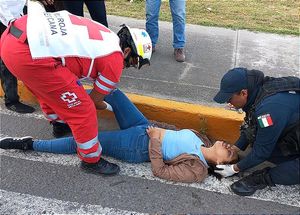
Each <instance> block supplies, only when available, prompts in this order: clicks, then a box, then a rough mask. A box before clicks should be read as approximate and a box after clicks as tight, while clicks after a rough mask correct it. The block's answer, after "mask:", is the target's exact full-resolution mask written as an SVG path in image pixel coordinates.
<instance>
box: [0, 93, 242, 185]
mask: <svg viewBox="0 0 300 215" xmlns="http://www.w3.org/2000/svg"><path fill="white" fill-rule="evenodd" d="M105 101H106V102H107V103H109V104H110V105H111V107H112V109H113V111H114V114H115V117H116V120H117V122H118V123H119V127H120V129H121V130H117V131H101V132H99V140H100V143H101V146H102V150H103V151H102V153H103V154H104V155H108V156H111V157H114V158H117V159H120V160H122V161H126V162H130V163H141V162H146V161H149V160H150V161H151V167H152V172H153V174H154V175H155V176H157V177H159V178H163V179H167V180H172V181H179V182H201V181H203V180H204V178H205V177H206V176H207V174H208V167H209V166H208V163H210V164H213V165H217V164H226V163H231V162H234V161H236V160H237V154H236V153H235V151H234V150H233V149H232V148H231V146H230V145H229V144H226V143H224V142H223V141H216V142H215V144H213V145H212V146H211V143H210V141H209V140H208V138H205V136H204V135H200V134H198V133H196V132H195V131H193V130H189V129H183V130H177V131H175V130H169V129H163V128H158V127H153V125H152V124H151V123H150V122H149V121H148V120H147V119H146V118H145V116H144V115H143V114H142V113H141V112H140V111H139V110H138V109H137V108H136V107H135V106H134V104H133V103H132V102H131V101H130V100H129V99H128V98H127V97H126V95H125V94H123V93H122V92H121V91H120V90H118V89H116V90H114V91H113V92H112V93H111V94H110V95H108V96H106V97H105ZM0 148H2V149H22V150H34V151H40V152H50V153H61V154H73V153H74V154H75V153H76V142H75V141H74V139H73V137H65V138H59V139H52V140H32V137H23V138H10V137H5V138H2V139H0Z"/></svg>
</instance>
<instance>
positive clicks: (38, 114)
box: [0, 106, 47, 120]
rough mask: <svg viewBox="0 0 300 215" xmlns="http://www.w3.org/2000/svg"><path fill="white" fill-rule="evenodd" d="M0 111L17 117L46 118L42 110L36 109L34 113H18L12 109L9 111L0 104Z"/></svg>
mask: <svg viewBox="0 0 300 215" xmlns="http://www.w3.org/2000/svg"><path fill="white" fill-rule="evenodd" d="M0 112H1V114H3V115H10V116H17V117H24V118H34V119H44V120H47V119H46V117H45V116H44V114H43V112H42V111H41V110H40V109H38V110H36V111H35V112H34V113H26V114H20V113H17V112H14V111H10V110H8V109H6V108H3V107H2V106H0Z"/></svg>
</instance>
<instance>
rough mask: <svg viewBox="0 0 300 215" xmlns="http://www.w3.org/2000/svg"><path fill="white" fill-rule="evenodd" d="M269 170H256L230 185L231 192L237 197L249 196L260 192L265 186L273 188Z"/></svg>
mask: <svg viewBox="0 0 300 215" xmlns="http://www.w3.org/2000/svg"><path fill="white" fill-rule="evenodd" d="M269 170H270V168H269V167H267V168H265V169H262V170H257V171H255V172H253V173H252V174H250V175H248V176H246V177H244V178H242V179H240V180H238V181H236V182H234V183H233V184H232V185H230V188H231V190H232V191H233V192H234V193H235V194H237V195H239V196H251V195H253V194H254V193H255V191H256V190H262V189H264V188H265V187H267V186H271V187H273V186H275V184H274V183H273V182H272V180H271V177H270V175H269Z"/></svg>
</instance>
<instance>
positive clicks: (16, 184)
mask: <svg viewBox="0 0 300 215" xmlns="http://www.w3.org/2000/svg"><path fill="white" fill-rule="evenodd" d="M0 117H1V137H4V136H26V135H31V136H33V137H34V138H44V139H50V138H52V136H51V127H50V125H49V123H48V122H47V121H46V120H45V119H43V116H42V113H41V112H39V111H38V112H36V113H35V114H25V115H20V114H16V113H13V112H11V111H7V110H6V109H4V108H3V105H2V106H1V110H0ZM99 122H100V124H101V126H100V127H101V129H102V130H111V129H118V127H117V125H116V122H115V121H114V120H112V119H108V118H103V119H102V118H101V119H100V121H99ZM0 156H1V167H0V168H1V183H0V193H1V205H0V214H32V213H34V214H41V213H47V214H52V213H67V214H70V213H75V214H86V213H89V214H94V213H98V214H101V213H103V214H142V213H147V214H157V213H158V214H162V213H167V214H170V213H172V214H199V213H201V214H212V213H217V214H222V213H224V214H236V213H243V214H269V213H272V214H299V213H300V203H299V202H300V196H299V188H300V187H299V186H287V187H283V186H277V187H275V188H266V189H264V190H262V191H259V192H257V193H256V194H255V195H254V196H253V197H251V198H246V197H240V196H237V195H234V194H233V193H231V192H230V190H229V185H230V184H231V183H232V182H233V181H235V180H237V179H238V177H234V178H229V179H223V180H221V181H218V180H217V179H215V178H213V177H212V176H210V177H208V178H207V179H206V180H205V181H204V182H203V183H193V184H183V183H173V182H167V181H165V180H160V179H158V178H155V177H154V176H153V175H152V173H151V169H150V164H149V163H143V164H128V163H124V162H121V161H115V162H117V163H118V164H119V165H120V167H121V173H120V175H118V176H115V177H102V176H99V175H93V174H87V173H85V172H82V171H81V170H80V169H79V167H78V165H79V162H80V161H79V159H78V158H77V156H76V155H55V154H49V153H40V152H32V151H31V152H28V151H27V152H23V151H19V150H0ZM109 159H110V160H111V158H109ZM113 161H114V160H113Z"/></svg>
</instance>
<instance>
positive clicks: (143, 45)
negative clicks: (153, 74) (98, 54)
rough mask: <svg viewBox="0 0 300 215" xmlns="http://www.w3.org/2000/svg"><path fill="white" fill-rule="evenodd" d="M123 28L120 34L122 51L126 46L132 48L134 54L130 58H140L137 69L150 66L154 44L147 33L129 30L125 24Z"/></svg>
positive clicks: (137, 29)
mask: <svg viewBox="0 0 300 215" xmlns="http://www.w3.org/2000/svg"><path fill="white" fill-rule="evenodd" d="M121 27H122V28H121V29H120V31H119V32H118V36H119V38H120V41H121V47H122V50H123V48H125V47H124V46H127V47H130V48H131V50H132V51H131V52H132V53H131V54H130V56H129V57H137V58H138V63H137V67H138V68H139V69H140V68H141V67H142V66H143V65H145V64H148V65H150V58H151V55H152V42H151V38H150V36H149V34H148V33H147V31H145V30H144V29H140V28H129V27H128V26H127V25H125V24H123V25H122V26H121ZM124 43H125V44H124ZM129 57H128V58H129Z"/></svg>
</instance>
